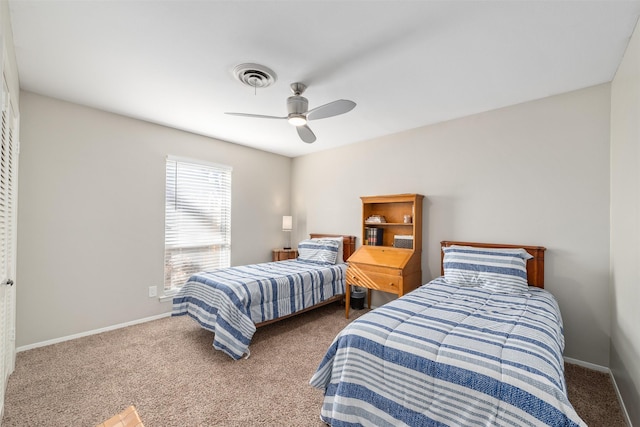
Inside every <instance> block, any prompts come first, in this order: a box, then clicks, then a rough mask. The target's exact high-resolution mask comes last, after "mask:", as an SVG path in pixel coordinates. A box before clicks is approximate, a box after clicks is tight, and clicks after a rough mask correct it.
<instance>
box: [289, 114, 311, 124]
mask: <svg viewBox="0 0 640 427" xmlns="http://www.w3.org/2000/svg"><path fill="white" fill-rule="evenodd" d="M287 120H288V121H289V123H291V124H292V125H294V126H304V125H306V124H307V118H306V117H305V116H304V114H289V117H288V118H287Z"/></svg>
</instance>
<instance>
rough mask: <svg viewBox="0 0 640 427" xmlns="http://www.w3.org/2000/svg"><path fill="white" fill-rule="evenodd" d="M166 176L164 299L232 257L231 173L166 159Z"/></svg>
mask: <svg viewBox="0 0 640 427" xmlns="http://www.w3.org/2000/svg"><path fill="white" fill-rule="evenodd" d="M166 172H167V174H166V201H165V211H166V212H165V238H164V242H165V243H164V246H165V252H164V253H165V255H164V289H165V293H166V292H167V291H171V290H174V289H177V288H180V287H181V286H182V285H183V284H184V283H185V282H186V281H187V279H189V277H190V276H191V275H192V274H194V273H197V272H200V271H210V270H213V269H216V268H221V267H229V265H230V254H231V168H230V167H228V166H222V165H214V164H208V163H199V162H197V161H191V160H182V159H178V158H175V157H169V158H167V171H166Z"/></svg>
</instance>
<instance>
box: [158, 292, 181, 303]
mask: <svg viewBox="0 0 640 427" xmlns="http://www.w3.org/2000/svg"><path fill="white" fill-rule="evenodd" d="M177 294H178V291H177V290H171V291H165V292H164V295H162V296H160V297H159V298H158V300H160V302H171V301H173V297H175V296H176V295H177Z"/></svg>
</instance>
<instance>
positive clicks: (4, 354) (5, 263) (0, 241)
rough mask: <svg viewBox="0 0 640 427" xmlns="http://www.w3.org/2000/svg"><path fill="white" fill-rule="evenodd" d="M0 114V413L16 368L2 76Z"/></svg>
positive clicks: (11, 208) (10, 186)
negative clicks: (0, 112)
mask: <svg viewBox="0 0 640 427" xmlns="http://www.w3.org/2000/svg"><path fill="white" fill-rule="evenodd" d="M2 81H3V88H2V114H1V117H0V121H1V123H0V345H1V349H0V379H1V380H2V386H1V387H0V414H2V412H3V410H4V393H5V390H6V386H7V381H8V379H9V375H10V374H11V373H12V372H13V369H14V367H15V330H16V329H15V322H16V316H15V307H16V291H15V286H14V280H15V271H16V207H17V203H16V202H17V200H16V194H17V177H18V174H17V169H18V138H17V131H18V120H17V115H16V112H15V111H14V109H13V103H12V102H11V97H10V96H9V91H8V89H7V84H6V81H5V79H4V75H3V79H2Z"/></svg>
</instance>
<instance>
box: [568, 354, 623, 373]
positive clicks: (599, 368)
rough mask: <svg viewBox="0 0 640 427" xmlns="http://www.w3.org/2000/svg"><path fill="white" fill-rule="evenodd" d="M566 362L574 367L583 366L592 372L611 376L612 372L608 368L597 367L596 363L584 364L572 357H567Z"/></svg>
mask: <svg viewBox="0 0 640 427" xmlns="http://www.w3.org/2000/svg"><path fill="white" fill-rule="evenodd" d="M564 361H565V362H567V363H571V364H572V365H578V366H582V367H583V368H587V369H591V370H592V371H598V372H604V373H605V374H609V375H611V370H610V369H609V368H607V367H606V366H601V365H596V364H595V363H589V362H583V361H582V360H578V359H572V358H570V357H565V358H564Z"/></svg>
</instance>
